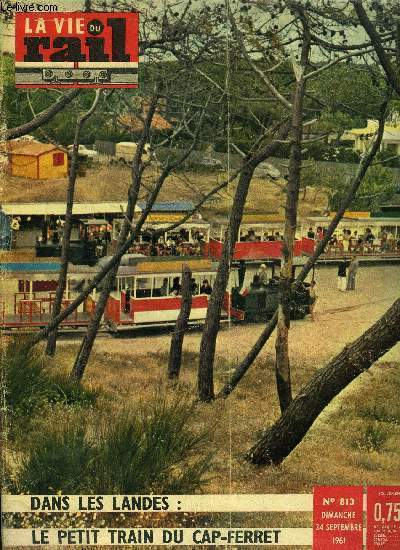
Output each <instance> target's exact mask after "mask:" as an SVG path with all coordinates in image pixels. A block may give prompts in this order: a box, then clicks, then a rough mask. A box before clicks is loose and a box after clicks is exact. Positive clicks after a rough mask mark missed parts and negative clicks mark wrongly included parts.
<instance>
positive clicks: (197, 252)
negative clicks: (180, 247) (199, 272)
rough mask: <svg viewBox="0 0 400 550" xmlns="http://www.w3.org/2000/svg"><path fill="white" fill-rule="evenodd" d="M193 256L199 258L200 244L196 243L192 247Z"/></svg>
mask: <svg viewBox="0 0 400 550" xmlns="http://www.w3.org/2000/svg"><path fill="white" fill-rule="evenodd" d="M193 256H201V244H200V242H196V243H195V245H194V247H193Z"/></svg>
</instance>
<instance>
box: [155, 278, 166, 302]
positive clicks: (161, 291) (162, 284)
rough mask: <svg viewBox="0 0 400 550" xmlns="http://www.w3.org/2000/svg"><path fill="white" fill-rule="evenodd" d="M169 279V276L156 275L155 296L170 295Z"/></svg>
mask: <svg viewBox="0 0 400 550" xmlns="http://www.w3.org/2000/svg"><path fill="white" fill-rule="evenodd" d="M168 289H169V281H168V277H154V284H153V292H152V296H153V298H160V297H161V296H168Z"/></svg>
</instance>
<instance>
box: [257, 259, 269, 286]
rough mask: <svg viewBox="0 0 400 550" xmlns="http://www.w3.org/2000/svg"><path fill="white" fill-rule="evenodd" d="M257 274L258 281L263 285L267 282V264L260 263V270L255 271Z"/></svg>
mask: <svg viewBox="0 0 400 550" xmlns="http://www.w3.org/2000/svg"><path fill="white" fill-rule="evenodd" d="M257 275H258V276H259V278H260V283H261V284H263V285H267V284H268V280H269V279H268V273H267V266H266V265H265V264H261V265H260V271H259V272H258V273H257Z"/></svg>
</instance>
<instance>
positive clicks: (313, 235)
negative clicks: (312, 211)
mask: <svg viewBox="0 0 400 550" xmlns="http://www.w3.org/2000/svg"><path fill="white" fill-rule="evenodd" d="M307 237H308V238H309V239H315V233H314V230H313V228H312V227H309V228H308V232H307Z"/></svg>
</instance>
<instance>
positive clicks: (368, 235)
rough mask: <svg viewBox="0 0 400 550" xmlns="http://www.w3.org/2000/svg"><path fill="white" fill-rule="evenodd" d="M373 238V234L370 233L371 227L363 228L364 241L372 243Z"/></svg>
mask: <svg viewBox="0 0 400 550" xmlns="http://www.w3.org/2000/svg"><path fill="white" fill-rule="evenodd" d="M374 240H375V235H374V234H373V233H372V231H371V229H370V228H369V227H367V229H366V230H365V235H364V242H366V243H368V244H372V243H373V242H374Z"/></svg>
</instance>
